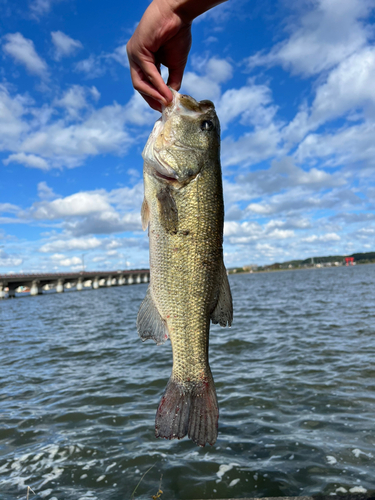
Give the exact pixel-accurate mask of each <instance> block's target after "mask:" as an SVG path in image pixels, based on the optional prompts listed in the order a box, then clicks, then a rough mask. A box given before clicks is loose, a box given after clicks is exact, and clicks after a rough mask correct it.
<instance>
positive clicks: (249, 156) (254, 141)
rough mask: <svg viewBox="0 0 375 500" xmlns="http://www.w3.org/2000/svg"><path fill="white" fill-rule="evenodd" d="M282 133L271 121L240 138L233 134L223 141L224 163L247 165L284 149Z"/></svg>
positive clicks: (225, 165)
mask: <svg viewBox="0 0 375 500" xmlns="http://www.w3.org/2000/svg"><path fill="white" fill-rule="evenodd" d="M281 139H282V137H281V134H280V129H279V126H278V125H275V124H274V123H271V124H270V125H269V126H267V127H256V128H255V130H254V132H248V133H245V134H244V135H242V136H241V137H240V138H239V139H237V140H236V139H235V138H233V137H231V136H229V137H225V138H224V140H223V141H222V143H221V145H222V164H223V166H224V167H228V166H231V165H241V167H247V166H249V165H253V164H255V163H259V162H261V161H263V160H266V159H268V158H271V157H273V156H276V155H282V154H283V153H286V152H287V151H284V150H283V148H282V145H281Z"/></svg>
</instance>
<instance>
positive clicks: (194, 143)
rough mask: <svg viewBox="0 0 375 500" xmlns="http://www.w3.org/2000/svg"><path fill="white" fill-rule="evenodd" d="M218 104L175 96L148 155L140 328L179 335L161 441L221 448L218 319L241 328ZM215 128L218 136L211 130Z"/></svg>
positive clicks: (160, 336)
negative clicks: (146, 265)
mask: <svg viewBox="0 0 375 500" xmlns="http://www.w3.org/2000/svg"><path fill="white" fill-rule="evenodd" d="M208 103H209V101H202V102H201V103H197V101H195V100H194V99H192V98H191V97H188V96H180V95H179V94H178V93H174V103H173V108H172V109H168V110H167V112H165V113H163V120H164V122H163V121H162V123H161V124H160V123H157V124H156V125H155V128H154V132H153V133H152V134H151V136H150V139H149V141H148V143H147V145H146V147H145V151H144V154H143V156H144V159H145V168H144V184H145V199H144V203H143V206H142V219H143V226H144V227H146V226H147V225H148V228H149V240H150V286H149V290H148V293H147V295H146V298H145V300H144V301H143V303H142V305H141V307H140V311H139V314H138V320H137V326H138V333H139V335H140V337H141V338H142V340H146V339H148V338H152V339H153V340H155V341H156V342H157V343H158V344H161V343H163V342H164V341H165V340H166V338H168V337H169V338H170V340H171V343H172V350H173V368H172V375H171V378H170V380H169V382H168V385H167V388H166V390H165V392H164V395H163V397H162V400H161V403H160V405H159V408H158V411H157V414H156V436H157V437H164V438H167V439H172V438H181V437H183V436H184V435H186V434H189V437H191V439H192V440H193V441H194V442H196V443H197V444H198V445H200V446H204V445H205V444H206V442H208V443H210V444H213V443H214V442H215V441H216V437H217V423H218V415H219V414H218V406H217V399H216V392H215V387H214V384H213V379H212V375H211V370H210V367H209V363H208V344H209V328H210V321H211V320H212V321H213V322H216V323H220V324H221V325H222V326H225V325H226V324H229V325H230V324H231V321H232V299H231V294H230V289H229V284H228V280H227V275H226V271H225V267H224V264H223V250H222V243H223V221H224V203H223V193H222V181H221V167H220V125H219V121H218V119H217V117H216V113H215V110H214V107H213V105H212V103H209V104H208ZM192 110H193V112H192ZM205 122H208V123H209V127H211V124H212V125H213V127H214V128H213V129H212V133H210V132H211V130H210V131H209V132H206V131H205V130H204V128H202V127H203V126H202V123H203V124H204V123H205ZM163 130H167V133H163ZM174 140H175V141H178V146H177V147H178V150H177V152H176V149H175V148H176V146H175V145H174V142H173V141H174ZM181 144H186V150H184V149H182V150H181ZM184 151H185V153H184ZM166 159H167V160H166ZM166 161H168V163H166Z"/></svg>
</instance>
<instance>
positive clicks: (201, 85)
mask: <svg viewBox="0 0 375 500" xmlns="http://www.w3.org/2000/svg"><path fill="white" fill-rule="evenodd" d="M181 92H182V93H184V94H190V95H192V96H194V99H196V100H197V101H201V100H203V99H210V100H211V101H216V100H218V99H219V97H220V93H221V90H220V85H219V84H218V83H217V82H214V81H212V80H211V78H210V77H209V76H200V75H197V74H196V73H193V72H192V71H187V72H186V73H185V74H184V79H183V81H182V88H181Z"/></svg>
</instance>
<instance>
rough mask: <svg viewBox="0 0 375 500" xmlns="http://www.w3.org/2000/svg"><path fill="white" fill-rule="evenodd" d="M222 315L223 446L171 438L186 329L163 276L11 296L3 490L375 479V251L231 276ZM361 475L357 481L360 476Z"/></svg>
mask: <svg viewBox="0 0 375 500" xmlns="http://www.w3.org/2000/svg"><path fill="white" fill-rule="evenodd" d="M230 283H231V287H232V292H233V298H234V311H235V317H234V323H233V326H232V328H231V329H228V328H220V327H216V326H213V327H212V328H211V336H210V363H211V368H212V372H213V375H214V379H215V382H216V389H217V395H218V400H219V405H220V419H219V437H218V440H217V443H216V445H215V446H213V447H210V446H208V447H207V446H206V447H205V448H198V447H196V446H195V445H194V444H193V443H192V442H191V441H190V440H188V439H187V438H185V439H183V440H181V441H166V440H157V439H155V437H154V416H155V412H156V409H157V406H158V404H159V400H160V397H161V394H162V392H163V390H164V388H165V386H166V383H167V381H168V378H169V375H170V370H171V362H172V353H171V346H170V343H169V342H168V343H166V344H165V345H163V346H156V345H155V344H154V343H153V342H151V341H148V342H146V343H142V342H141V341H140V340H139V338H138V335H137V332H136V327H135V322H136V315H137V311H138V307H139V304H140V302H141V300H142V299H143V297H144V296H145V293H146V289H147V285H136V286H127V287H126V286H123V287H117V288H107V289H100V290H90V291H89V290H88V291H82V292H71V293H70V292H69V293H64V294H49V295H48V296H37V297H27V298H26V297H24V298H17V299H14V300H3V301H0V329H1V330H0V498H1V500H8V499H18V498H22V499H25V498H26V487H27V486H30V487H31V488H32V489H33V490H34V491H35V493H36V495H33V494H30V500H31V499H33V500H35V499H41V498H46V499H48V500H51V499H55V500H56V499H58V500H73V499H74V500H94V499H97V500H129V499H130V498H131V496H132V492H133V491H134V489H135V487H136V486H137V483H138V482H139V481H140V480H141V478H142V476H143V474H144V473H145V472H146V471H147V470H148V469H149V468H150V467H152V468H151V469H150V470H149V471H148V472H147V474H146V475H145V477H144V478H143V480H142V481H141V483H140V484H139V486H138V489H137V490H136V492H135V495H134V497H135V498H138V499H146V498H147V499H150V497H151V495H155V494H156V493H157V492H158V489H159V485H160V482H161V490H163V492H164V493H163V495H162V496H161V499H168V500H171V499H208V498H228V497H230V498H241V497H245V496H247V497H257V496H258V497H260V496H284V495H295V496H297V495H311V494H316V493H324V494H330V493H337V494H340V492H344V490H346V491H348V492H349V490H351V491H352V492H355V491H359V492H360V491H364V490H367V491H371V490H375V420H374V418H375V367H374V359H375V307H374V305H375V265H363V266H355V267H340V268H330V269H315V270H306V271H286V272H278V273H267V274H248V275H237V276H236V275H235V276H230ZM353 488H354V489H353Z"/></svg>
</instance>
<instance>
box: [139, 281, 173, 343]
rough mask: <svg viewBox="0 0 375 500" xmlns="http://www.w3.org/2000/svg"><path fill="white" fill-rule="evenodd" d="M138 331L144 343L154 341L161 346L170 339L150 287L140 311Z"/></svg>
mask: <svg viewBox="0 0 375 500" xmlns="http://www.w3.org/2000/svg"><path fill="white" fill-rule="evenodd" d="M137 330H138V335H139V336H140V337H141V339H142V342H144V341H145V340H147V339H152V340H154V341H155V342H156V343H157V345H161V344H164V342H165V341H166V340H167V338H168V337H169V335H168V328H167V325H166V323H165V321H163V319H162V317H161V316H160V313H159V311H158V309H157V307H156V305H155V302H154V300H153V298H152V295H151V290H150V287H149V288H148V290H147V293H146V297H145V298H144V300H143V302H142V304H141V307H140V308H139V311H138V316H137Z"/></svg>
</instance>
